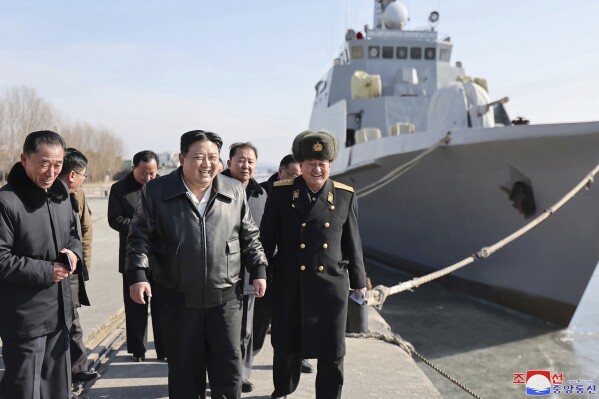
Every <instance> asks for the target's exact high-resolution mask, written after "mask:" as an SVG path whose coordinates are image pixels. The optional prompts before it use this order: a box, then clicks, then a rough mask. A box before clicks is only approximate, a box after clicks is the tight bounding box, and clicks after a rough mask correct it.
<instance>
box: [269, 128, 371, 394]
mask: <svg viewBox="0 0 599 399" xmlns="http://www.w3.org/2000/svg"><path fill="white" fill-rule="evenodd" d="M337 148H338V141H337V138H336V137H335V136H333V135H332V134H331V133H329V132H326V131H320V132H312V131H309V130H308V131H305V132H303V133H300V134H299V135H298V136H297V137H296V138H295V140H294V142H293V148H292V150H293V156H294V157H295V159H296V160H297V161H298V162H299V163H300V169H301V172H302V174H301V176H298V177H296V178H294V179H288V180H281V181H278V182H275V183H274V184H273V188H272V190H271V191H270V193H269V195H268V199H267V201H266V206H265V209H264V214H263V216H262V223H261V225H260V233H261V238H260V239H261V241H262V245H263V246H264V252H265V253H266V256H267V259H268V261H269V264H270V265H271V267H272V271H273V284H272V287H273V301H272V304H273V305H272V306H273V307H272V327H271V334H272V335H271V337H272V344H273V348H274V359H273V380H274V386H275V391H274V392H273V393H272V397H273V398H279V397H284V396H285V395H288V394H290V393H292V392H293V391H295V389H296V388H297V385H298V383H299V378H300V370H301V364H302V359H312V358H317V359H318V371H317V375H316V398H317V399H329V398H331V399H332V398H340V397H341V388H342V386H343V357H344V356H345V335H344V334H345V327H346V318H347V305H348V302H347V301H348V299H349V292H350V287H351V288H352V292H351V295H352V296H353V299H354V300H356V301H363V297H364V292H365V290H366V288H365V287H366V274H365V271H364V261H363V257H362V243H361V240H360V233H359V231H358V219H357V217H358V214H357V202H356V196H355V193H354V190H353V188H351V187H349V186H346V185H345V184H342V183H338V182H335V181H333V180H331V179H330V178H329V176H330V173H331V162H332V161H333V160H334V159H335V157H336V154H337Z"/></svg>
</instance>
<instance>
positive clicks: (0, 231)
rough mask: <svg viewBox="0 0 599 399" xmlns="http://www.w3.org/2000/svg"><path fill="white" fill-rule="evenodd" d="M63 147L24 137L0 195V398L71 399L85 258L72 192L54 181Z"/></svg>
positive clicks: (47, 134)
mask: <svg viewBox="0 0 599 399" xmlns="http://www.w3.org/2000/svg"><path fill="white" fill-rule="evenodd" d="M64 149H65V143H64V140H63V139H62V137H60V135H58V134H57V133H54V132H51V131H39V132H33V133H31V134H29V135H28V136H27V138H26V139H25V144H24V145H23V154H21V162H19V163H17V164H15V165H14V166H13V168H12V169H11V171H10V173H9V175H8V179H7V182H8V183H7V184H6V185H5V186H4V187H2V188H1V189H0V321H1V322H0V338H2V343H3V347H2V355H3V357H4V364H5V366H6V369H5V371H4V375H3V378H2V381H0V398H2V399H8V398H10V399H19V398H68V397H70V394H71V365H70V358H69V347H68V342H69V337H68V334H69V328H70V326H71V322H72V319H71V318H72V314H73V301H72V297H71V286H70V282H69V278H68V276H69V275H70V274H71V273H73V272H75V271H76V267H77V265H78V260H79V259H81V258H82V248H81V241H80V240H79V236H78V233H77V221H76V219H75V215H74V213H73V210H72V208H71V202H70V201H69V195H68V192H67V188H66V186H65V185H64V183H63V182H62V181H60V180H59V179H57V177H58V174H59V173H60V171H61V169H62V163H63V157H64Z"/></svg>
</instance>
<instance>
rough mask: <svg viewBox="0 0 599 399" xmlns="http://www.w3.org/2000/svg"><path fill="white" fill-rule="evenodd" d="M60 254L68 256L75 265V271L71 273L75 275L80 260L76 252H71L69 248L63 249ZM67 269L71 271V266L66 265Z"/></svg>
mask: <svg viewBox="0 0 599 399" xmlns="http://www.w3.org/2000/svg"><path fill="white" fill-rule="evenodd" d="M60 253H63V254H67V256H68V257H69V260H70V261H71V265H73V270H71V273H73V272H74V271H75V270H77V261H78V259H77V255H75V252H73V251H71V250H70V249H68V248H63V249H61V250H60ZM65 267H66V268H67V269H70V266H69V265H65Z"/></svg>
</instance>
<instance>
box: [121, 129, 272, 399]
mask: <svg viewBox="0 0 599 399" xmlns="http://www.w3.org/2000/svg"><path fill="white" fill-rule="evenodd" d="M221 147H222V139H221V138H220V136H218V135H217V134H215V133H212V132H205V131H202V130H192V131H190V132H187V133H185V134H183V135H182V136H181V154H180V155H179V161H180V162H181V166H180V167H179V168H177V169H176V170H175V171H173V172H172V173H170V174H168V175H166V176H163V177H161V178H160V179H156V180H153V181H151V182H149V183H148V184H146V185H145V186H144V187H143V189H142V193H141V201H140V205H139V206H138V207H137V209H136V211H135V216H134V217H133V220H132V222H131V229H130V233H129V237H128V240H127V266H126V270H127V277H128V279H129V281H131V282H132V285H131V287H130V293H131V298H132V299H133V300H134V301H135V302H137V303H144V302H145V299H144V298H145V297H151V296H152V295H153V294H154V295H157V296H160V300H161V302H162V306H160V308H159V312H160V322H161V323H162V324H163V325H164V326H168V328H165V329H164V332H165V334H166V335H165V342H166V344H167V353H168V389H169V397H170V398H171V399H181V398H185V399H187V398H194V399H197V398H198V397H205V392H203V389H204V387H205V385H204V384H203V381H204V378H205V370H206V368H207V370H208V376H209V379H210V393H211V398H212V399H224V398H227V399H234V398H239V397H240V394H241V393H240V391H241V350H240V339H239V338H240V337H239V334H240V331H241V319H242V306H243V303H242V298H241V289H240V288H241V287H240V284H239V282H240V274H241V268H242V265H243V267H245V268H246V269H247V270H248V271H249V272H250V281H251V282H252V285H253V287H254V289H255V292H256V296H257V297H260V296H262V295H264V291H265V290H266V280H265V276H266V271H265V269H266V258H265V256H264V251H263V250H262V245H261V244H260V241H259V240H258V238H259V231H258V227H257V226H256V224H255V223H254V221H253V219H252V216H251V214H250V210H249V206H248V203H247V200H246V197H245V192H244V187H243V185H242V184H241V183H240V182H239V181H237V180H235V179H231V178H229V177H226V176H223V175H222V174H218V159H219V155H220V149H221ZM148 269H151V271H152V273H153V275H154V282H155V284H154V287H152V286H150V284H148V282H147V273H146V271H147V270H148Z"/></svg>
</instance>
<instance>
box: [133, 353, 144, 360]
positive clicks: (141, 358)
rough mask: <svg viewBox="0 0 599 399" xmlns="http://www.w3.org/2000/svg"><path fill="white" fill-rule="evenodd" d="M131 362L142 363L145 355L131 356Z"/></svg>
mask: <svg viewBox="0 0 599 399" xmlns="http://www.w3.org/2000/svg"><path fill="white" fill-rule="evenodd" d="M132 357H133V361H134V362H143V361H144V360H146V355H145V354H143V353H142V354H136V353H134V354H133V356H132Z"/></svg>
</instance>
